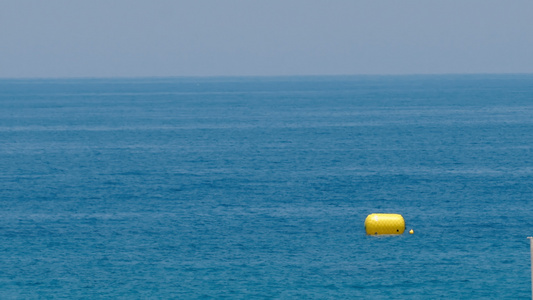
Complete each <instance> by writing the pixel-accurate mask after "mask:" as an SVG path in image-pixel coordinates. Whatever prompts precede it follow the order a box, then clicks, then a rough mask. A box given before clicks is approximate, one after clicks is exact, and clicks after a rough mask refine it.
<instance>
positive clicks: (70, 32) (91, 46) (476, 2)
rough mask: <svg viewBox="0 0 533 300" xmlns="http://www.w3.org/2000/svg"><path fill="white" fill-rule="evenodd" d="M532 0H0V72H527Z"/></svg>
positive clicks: (531, 68) (532, 61)
mask: <svg viewBox="0 0 533 300" xmlns="http://www.w3.org/2000/svg"><path fill="white" fill-rule="evenodd" d="M532 31H533V1H531V0H512V1H503V0H500V1H493V0H473V1H469V0H463V1H453V0H447V1H437V0H436V1H430V0H413V1H411V0H405V1H399V0H394V1H392V0H384V1H379V0H378V1H375V0H368V1H357V0H348V1H344V0H342V1H341V0H338V1H335V0H333V1H325V0H321V1H317V0H296V1H293V0H283V1H282V0H268V1H253V0H247V1H246V0H218V1H215V0H213V1H207V0H194V1H193V0H191V1H178V0H175V1H170V0H146V1H135V0H86V1H81V0H79V1H78V0H46V1H45V0H0V77H3V78H10V77H15V78H20V77H115V76H126V77H137V76H220V75H228V76H234V75H245V76H246V75H334V74H341V75H345V74H428V73H429V74H435V73H437V74H439V73H533V34H532Z"/></svg>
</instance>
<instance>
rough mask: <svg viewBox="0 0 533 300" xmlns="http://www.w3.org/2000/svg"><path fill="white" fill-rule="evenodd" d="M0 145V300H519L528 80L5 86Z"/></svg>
mask: <svg viewBox="0 0 533 300" xmlns="http://www.w3.org/2000/svg"><path fill="white" fill-rule="evenodd" d="M0 141H1V144H0V145H1V147H0V170H1V173H0V176H1V180H0V238H1V239H0V265H1V266H0V270H1V272H0V298H2V299H33V298H67V299H77V298H87V299H88V298H91V299H94V298H115V299H146V298H148V299H171V298H176V299H529V298H530V297H531V278H530V276H531V271H530V252H529V241H528V239H527V237H528V236H531V235H533V210H532V204H533V160H532V157H533V75H463V76H460V75H443V76H353V77H350V76H346V77H271V78H252V77H249V78H148V79H54V80H39V79H32V80H21V79H19V80H8V79H4V80H0ZM370 213H400V214H402V215H403V216H404V218H405V220H406V223H407V230H409V229H411V228H413V229H414V231H415V233H414V234H413V235H409V234H407V233H406V234H404V235H401V236H367V235H366V234H365V231H364V220H365V218H366V216H367V215H368V214H370Z"/></svg>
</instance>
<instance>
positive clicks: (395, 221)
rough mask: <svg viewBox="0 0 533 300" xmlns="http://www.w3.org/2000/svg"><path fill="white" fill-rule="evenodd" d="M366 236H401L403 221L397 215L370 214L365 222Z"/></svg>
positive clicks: (403, 226)
mask: <svg viewBox="0 0 533 300" xmlns="http://www.w3.org/2000/svg"><path fill="white" fill-rule="evenodd" d="M365 230H366V234H369V235H377V234H403V232H404V231H405V220H404V219H403V217H402V215H399V214H370V215H368V217H366V220H365Z"/></svg>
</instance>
